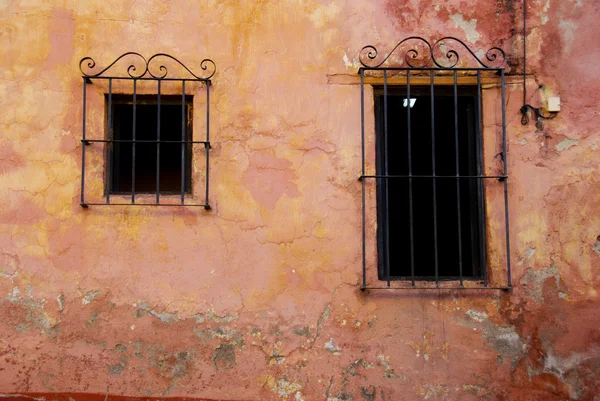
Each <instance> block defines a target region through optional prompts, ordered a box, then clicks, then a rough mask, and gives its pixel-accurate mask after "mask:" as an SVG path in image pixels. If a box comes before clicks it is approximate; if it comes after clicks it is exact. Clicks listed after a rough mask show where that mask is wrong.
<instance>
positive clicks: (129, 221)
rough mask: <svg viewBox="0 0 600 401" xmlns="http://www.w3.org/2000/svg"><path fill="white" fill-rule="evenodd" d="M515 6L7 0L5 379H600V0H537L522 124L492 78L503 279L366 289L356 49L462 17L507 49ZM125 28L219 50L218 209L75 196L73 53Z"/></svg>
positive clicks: (572, 388) (289, 392)
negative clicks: (506, 234)
mask: <svg viewBox="0 0 600 401" xmlns="http://www.w3.org/2000/svg"><path fill="white" fill-rule="evenodd" d="M521 7H522V3H521V2H516V1H512V0H502V1H491V0H479V1H475V2H464V1H456V0H453V1H447V2H435V1H431V0H427V1H420V2H419V1H406V2H396V1H391V0H389V1H383V0H373V1H368V2H364V1H344V2H342V1H337V2H336V1H308V0H296V1H287V0H286V1H275V0H273V1H256V0H248V1H224V0H210V1H201V2H200V1H198V2H193V1H183V0H181V1H172V2H163V1H122V0H119V1H105V0H96V1H85V2H84V1H39V0H38V1H36V0H29V1H16V0H14V1H11V0H5V1H1V2H0V41H1V43H2V46H1V47H0V65H1V66H2V68H1V69H0V110H1V112H0V133H1V134H0V135H1V136H0V160H1V162H0V188H1V190H0V391H1V392H2V393H5V394H6V393H100V394H103V395H104V394H111V395H126V396H137V397H149V396H175V397H183V396H186V397H204V398H210V399H223V400H306V401H308V400H325V399H327V400H329V401H341V400H365V401H375V400H388V401H390V400H404V399H406V400H415V399H446V400H475V399H490V400H497V399H506V400H554V399H556V400H564V399H580V400H593V399H597V398H600V396H599V395H598V394H600V380H599V379H598V373H597V372H598V370H599V369H600V329H599V328H600V302H599V301H598V290H600V239H597V238H598V236H599V235H600V217H599V216H600V213H599V211H600V186H599V184H598V174H599V173H600V171H599V165H598V162H599V161H600V154H599V151H598V149H597V148H598V146H599V145H600V143H599V142H600V139H599V136H598V122H599V117H598V103H599V100H600V95H599V93H600V70H599V69H598V68H597V65H598V63H599V62H600V54H599V51H598V46H597V44H596V42H597V38H598V35H599V30H598V27H597V20H598V18H599V17H600V13H599V12H598V11H599V7H600V4H599V3H598V2H595V1H582V0H543V1H534V0H529V20H528V42H527V44H528V49H529V53H528V71H529V72H530V73H532V74H533V75H532V76H531V78H530V79H529V80H528V82H529V84H528V85H529V91H528V94H529V96H528V97H529V99H528V101H529V102H530V103H532V104H534V105H536V106H538V105H540V104H541V102H542V100H543V98H544V96H545V95H548V94H554V95H559V96H560V97H561V101H562V111H561V112H560V114H559V115H558V116H557V117H556V118H555V119H553V120H550V121H545V122H544V123H543V124H538V125H537V126H536V124H535V123H534V122H531V123H530V124H529V125H528V126H524V127H523V126H521V125H520V114H519V113H518V110H519V107H520V106H521V98H520V97H521V96H522V92H521V88H520V87H519V85H517V84H511V85H508V87H507V103H508V106H507V113H508V114H507V117H508V155H509V166H508V167H509V173H510V176H511V179H510V189H509V190H510V199H509V203H510V211H511V214H510V223H511V232H510V234H511V245H512V249H513V252H512V262H513V283H514V289H513V290H512V291H511V292H502V291H491V292H478V293H476V294H474V293H471V292H460V293H459V292H451V291H439V292H437V291H436V292H428V293H419V292H410V293H404V292H402V293H398V292H394V293H390V292H384V293H381V292H380V293H374V292H371V293H363V292H361V291H360V290H359V279H360V274H361V242H360V240H361V214H360V210H361V198H360V188H361V187H360V183H359V182H358V181H357V177H358V175H359V174H360V87H359V86H358V85H357V82H358V81H357V79H356V73H357V67H358V58H357V57H358V52H359V50H360V49H361V48H362V47H363V46H364V45H367V44H377V45H379V47H380V49H381V50H382V51H385V50H387V49H389V48H391V47H392V46H393V45H394V44H395V43H396V42H397V41H398V40H400V39H402V38H403V37H405V36H408V35H412V34H420V35H422V36H425V37H427V38H432V39H435V38H438V37H441V36H445V35H453V36H457V37H460V38H463V39H464V40H465V41H467V42H468V43H469V45H470V46H472V47H473V48H474V49H488V48H489V47H491V46H493V45H499V46H500V47H502V48H504V49H505V50H506V52H507V55H508V56H509V62H510V63H509V66H508V70H507V72H508V73H509V74H515V73H520V71H521V68H522V53H521V51H522V50H521V49H522V36H520V32H521V27H522V19H521V12H522V8H521ZM126 51H137V52H140V53H142V54H144V55H147V56H149V55H151V54H154V53H158V52H166V53H169V54H172V55H174V56H176V57H178V58H179V59H180V60H182V61H183V62H185V63H186V64H188V65H189V66H191V67H192V68H194V67H195V68H197V65H198V63H199V62H200V61H201V60H202V59H203V58H205V57H210V58H212V59H213V60H214V61H215V62H216V64H217V67H218V72H217V74H216V75H215V77H214V78H213V87H212V88H211V107H212V110H211V133H212V142H213V147H214V148H213V152H212V158H211V199H210V200H211V204H212V206H213V210H212V211H210V212H207V211H204V210H202V209H199V210H198V209H189V208H168V210H165V209H163V208H141V207H139V208H138V207H119V208H116V207H103V208H100V207H97V208H94V207H90V208H88V209H83V208H81V207H80V206H79V195H80V194H79V189H80V188H79V183H80V173H81V148H80V146H81V145H80V142H79V139H80V137H81V113H82V80H81V74H80V72H79V70H78V62H79V60H80V59H81V58H82V57H84V56H92V57H94V59H95V60H96V61H97V62H98V63H99V64H103V65H106V64H107V63H108V62H110V61H112V60H114V58H115V57H117V56H118V55H120V54H122V53H124V52H126ZM511 82H512V81H511ZM92 103H93V102H92ZM101 103H102V102H101V98H100V101H99V102H98V103H97V105H99V106H98V108H100V107H102V105H101ZM97 117H98V118H101V111H100V110H99V111H98V112H97ZM196 173H197V174H198V175H199V176H201V175H202V172H201V171H199V172H196ZM372 190H374V187H372V188H371V191H372ZM490 218H491V219H492V221H494V218H495V216H491V217H490ZM497 218H498V221H499V222H502V218H503V217H502V216H501V215H500V216H497ZM499 224H500V223H499ZM499 227H501V225H500V226H499Z"/></svg>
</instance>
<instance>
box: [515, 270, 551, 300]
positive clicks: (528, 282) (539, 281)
mask: <svg viewBox="0 0 600 401" xmlns="http://www.w3.org/2000/svg"><path fill="white" fill-rule="evenodd" d="M552 277H553V278H554V280H555V282H556V288H560V276H559V274H558V267H557V266H555V265H552V266H551V267H549V268H546V269H542V270H534V269H528V270H527V271H526V272H525V274H524V275H523V278H521V281H520V284H521V285H522V286H523V287H525V294H526V295H528V296H530V297H532V298H533V300H534V301H535V302H538V303H541V302H544V294H543V287H544V282H545V281H546V280H547V279H549V278H552Z"/></svg>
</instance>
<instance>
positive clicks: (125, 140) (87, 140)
mask: <svg viewBox="0 0 600 401" xmlns="http://www.w3.org/2000/svg"><path fill="white" fill-rule="evenodd" d="M82 142H83V139H82ZM85 142H89V143H95V142H99V143H106V142H111V143H112V142H115V143H133V142H135V143H203V144H208V142H206V141H165V140H162V141H158V140H154V139H138V140H135V141H134V140H131V139H113V140H108V139H86V140H85Z"/></svg>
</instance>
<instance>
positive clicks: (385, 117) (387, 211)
mask: <svg viewBox="0 0 600 401" xmlns="http://www.w3.org/2000/svg"><path fill="white" fill-rule="evenodd" d="M387 101H388V90H387V70H383V143H384V145H383V148H384V151H383V159H384V172H385V175H386V176H387V175H388V174H389V172H388V115H387V112H388V108H387ZM384 182H385V277H386V281H387V286H388V287H389V286H390V209H389V207H390V205H389V196H388V195H389V191H388V183H389V180H388V178H387V177H386V178H385V179H384Z"/></svg>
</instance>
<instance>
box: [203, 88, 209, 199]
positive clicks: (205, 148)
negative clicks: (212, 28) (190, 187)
mask: <svg viewBox="0 0 600 401" xmlns="http://www.w3.org/2000/svg"><path fill="white" fill-rule="evenodd" d="M204 150H205V151H206V187H205V189H206V198H205V201H204V202H205V203H206V210H210V206H208V189H209V185H208V184H209V176H210V163H209V161H210V81H208V82H207V83H206V142H205V144H204Z"/></svg>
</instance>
